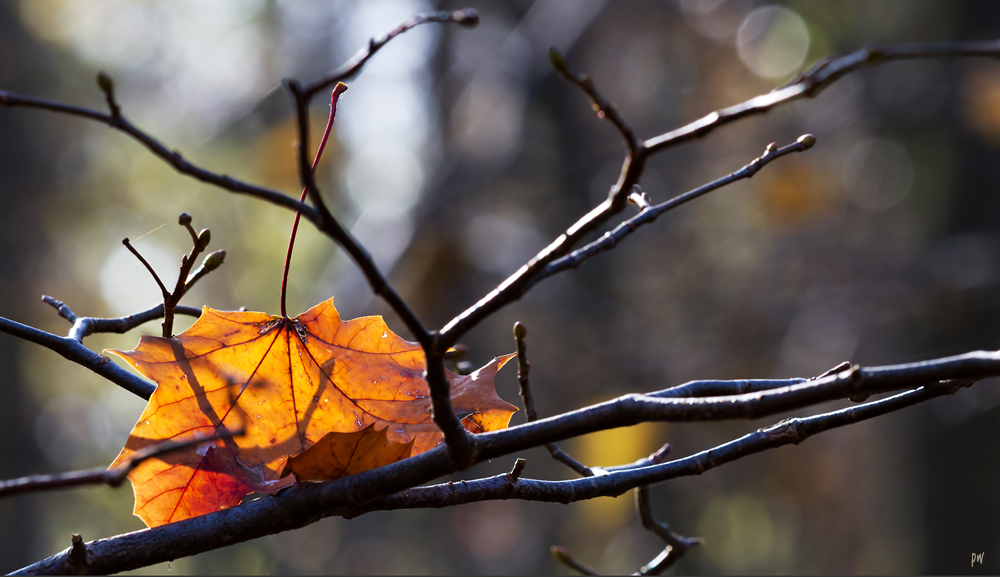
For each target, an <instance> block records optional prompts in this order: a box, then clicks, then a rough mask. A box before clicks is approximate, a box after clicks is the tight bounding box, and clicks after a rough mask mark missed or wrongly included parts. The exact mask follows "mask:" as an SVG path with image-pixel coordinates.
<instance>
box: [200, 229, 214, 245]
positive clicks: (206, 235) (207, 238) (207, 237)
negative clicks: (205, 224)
mask: <svg viewBox="0 0 1000 577" xmlns="http://www.w3.org/2000/svg"><path fill="white" fill-rule="evenodd" d="M210 242H212V231H210V230H208V229H207V228H203V229H202V230H201V232H199V233H198V249H200V250H205V248H206V247H207V246H208V243H210Z"/></svg>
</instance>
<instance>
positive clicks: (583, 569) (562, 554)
mask: <svg viewBox="0 0 1000 577" xmlns="http://www.w3.org/2000/svg"><path fill="white" fill-rule="evenodd" d="M550 551H551V553H552V557H554V558H555V560H556V561H558V562H560V563H562V564H563V565H565V566H567V567H569V568H570V569H572V570H574V571H576V572H577V573H579V574H580V575H600V573H598V572H597V571H594V569H593V568H591V567H590V565H587V564H586V563H581V562H580V561H577V560H576V559H574V558H573V556H572V555H570V554H569V551H567V550H566V548H565V547H560V546H558V545H553V546H552V549H550Z"/></svg>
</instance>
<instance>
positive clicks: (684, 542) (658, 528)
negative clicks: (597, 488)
mask: <svg viewBox="0 0 1000 577" xmlns="http://www.w3.org/2000/svg"><path fill="white" fill-rule="evenodd" d="M654 464H655V463H654ZM635 508H636V510H638V511H639V518H640V519H642V526H643V527H644V528H645V529H646V530H647V531H651V532H653V533H655V534H656V535H657V536H659V537H660V539H663V541H664V542H665V543H666V544H667V547H666V548H665V549H664V550H663V552H662V553H660V554H659V555H657V556H656V558H655V559H653V560H652V561H650V562H649V563H647V564H646V566H645V567H643V568H641V569H639V571H638V575H659V574H660V573H663V572H664V571H666V570H667V569H669V568H670V567H671V566H672V565H673V564H674V563H676V562H677V560H678V559H680V558H681V557H683V556H684V554H685V553H687V552H688V550H689V549H691V548H692V547H697V546H698V545H701V539H697V538H690V537H682V536H680V535H678V534H677V533H674V532H673V531H671V530H670V526H668V525H667V524H666V523H664V522H662V521H659V520H657V519H656V518H654V517H653V512H652V510H651V509H650V507H649V485H644V486H642V487H639V488H638V489H636V490H635Z"/></svg>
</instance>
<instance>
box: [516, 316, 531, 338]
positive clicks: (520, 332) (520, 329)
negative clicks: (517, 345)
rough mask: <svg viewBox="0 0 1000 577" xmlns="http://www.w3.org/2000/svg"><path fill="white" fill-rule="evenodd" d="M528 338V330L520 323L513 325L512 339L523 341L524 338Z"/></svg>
mask: <svg viewBox="0 0 1000 577" xmlns="http://www.w3.org/2000/svg"><path fill="white" fill-rule="evenodd" d="M526 336H528V328H527V327H525V326H524V325H522V324H521V321H517V322H516V323H514V338H515V339H517V340H519V341H520V340H524V337H526Z"/></svg>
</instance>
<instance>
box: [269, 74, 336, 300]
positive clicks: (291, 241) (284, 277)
mask: <svg viewBox="0 0 1000 577" xmlns="http://www.w3.org/2000/svg"><path fill="white" fill-rule="evenodd" d="M346 91H347V85H346V84H344V83H343V82H338V83H337V86H335V87H334V88H333V94H331V95H330V118H329V119H328V120H327V121H326V130H324V131H323V139H322V140H320V141H319V148H318V149H317V150H316V156H315V157H314V158H313V162H312V168H311V170H316V165H318V164H319V159H320V157H321V156H323V149H324V148H326V141H327V139H328V138H329V137H330V130H331V129H332V128H333V120H334V119H335V118H336V117H337V100H338V99H339V98H340V95H341V94H343V93H344V92H346ZM306 192H307V187H303V188H302V196H300V197H299V202H305V200H306ZM301 216H302V211H301V210H296V211H295V221H294V222H293V223H292V234H290V235H289V236H288V252H287V253H285V269H284V270H283V271H281V316H282V317H283V318H288V312H287V309H286V308H285V295H286V293H287V292H288V268H289V266H290V265H291V262H292V247H293V246H294V245H295V233H296V232H298V230H299V219H300V218H301Z"/></svg>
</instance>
